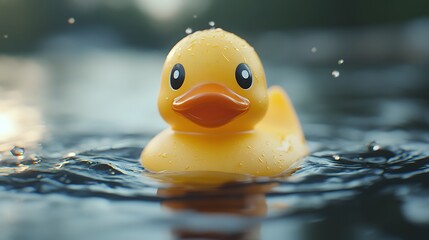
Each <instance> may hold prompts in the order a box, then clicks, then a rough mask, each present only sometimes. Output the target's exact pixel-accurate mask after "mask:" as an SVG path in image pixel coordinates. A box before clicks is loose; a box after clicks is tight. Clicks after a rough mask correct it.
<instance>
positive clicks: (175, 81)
mask: <svg viewBox="0 0 429 240" xmlns="http://www.w3.org/2000/svg"><path fill="white" fill-rule="evenodd" d="M183 81H185V68H184V67H183V65H182V64H180V63H177V64H176V65H174V66H173V69H171V73H170V86H171V88H173V89H174V90H177V89H179V88H180V87H181V86H182V85H183Z"/></svg>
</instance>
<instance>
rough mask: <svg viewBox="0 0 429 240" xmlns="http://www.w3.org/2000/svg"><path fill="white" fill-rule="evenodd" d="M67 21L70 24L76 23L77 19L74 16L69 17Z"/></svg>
mask: <svg viewBox="0 0 429 240" xmlns="http://www.w3.org/2000/svg"><path fill="white" fill-rule="evenodd" d="M67 22H68V23H69V24H74V23H75V22H76V19H75V18H74V17H71V18H69V19H68V20H67Z"/></svg>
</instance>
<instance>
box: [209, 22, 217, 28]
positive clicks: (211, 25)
mask: <svg viewBox="0 0 429 240" xmlns="http://www.w3.org/2000/svg"><path fill="white" fill-rule="evenodd" d="M215 24H216V23H215V22H214V21H210V22H209V26H210V27H211V28H212V29H213V28H214V26H215Z"/></svg>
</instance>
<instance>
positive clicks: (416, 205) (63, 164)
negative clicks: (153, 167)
mask: <svg viewBox="0 0 429 240" xmlns="http://www.w3.org/2000/svg"><path fill="white" fill-rule="evenodd" d="M319 127H322V126H319ZM325 128H327V130H332V131H333V130H334V129H333V128H331V129H329V127H327V126H325ZM354 130H355V131H358V130H356V129H354ZM333 132H334V131H333ZM362 134H365V133H364V131H362ZM378 134H383V135H384V136H386V135H387V136H388V137H389V136H390V137H396V136H395V133H391V132H390V133H386V132H384V133H382V132H378ZM413 135H414V134H413ZM417 135H418V134H417ZM420 137H423V136H420ZM425 137H427V136H425ZM149 138H150V136H146V135H114V136H91V135H76V136H70V135H69V136H57V137H56V138H55V142H46V143H44V144H46V145H47V146H52V147H46V148H45V150H44V151H45V152H44V153H43V154H41V155H32V156H28V157H26V158H25V159H24V160H23V161H22V162H21V163H20V164H19V165H17V163H16V162H15V161H13V159H12V157H11V159H9V160H3V161H2V162H1V169H2V173H1V176H0V189H1V191H0V211H1V213H0V214H1V216H2V218H1V225H0V230H1V231H0V237H1V239H29V238H32V239H77V238H83V239H85V238H88V236H90V238H91V239H94V238H95V239H117V238H119V237H124V238H125V237H126V238H132V239H137V238H142V239H155V238H156V239H165V238H167V239H171V238H173V239H174V238H193V237H195V238H200V239H201V238H203V239H204V238H212V239H258V238H263V239H316V238H322V239H332V238H334V239H426V237H427V236H426V234H428V233H429V201H428V199H429V149H428V147H427V144H425V143H424V142H423V141H419V140H418V138H419V137H416V136H414V139H415V140H413V141H412V142H411V141H408V142H407V143H406V144H401V145H380V144H377V143H375V142H370V143H368V144H364V142H357V141H355V142H351V141H350V139H347V138H344V137H343V138H341V136H335V135H330V136H329V138H322V137H320V136H313V137H312V136H311V135H310V136H308V138H309V140H310V142H309V143H310V146H311V147H312V149H313V151H312V154H311V155H310V156H308V157H306V158H305V160H304V161H303V162H302V163H301V164H300V165H299V168H298V170H297V171H296V172H294V173H293V174H292V176H291V177H279V178H272V179H267V178H259V179H252V178H245V179H243V180H242V181H239V182H236V183H232V184H228V185H225V186H222V187H214V186H203V185H202V186H201V185H200V186H195V185H192V186H190V185H180V186H171V185H168V184H165V183H162V182H159V181H156V180H154V179H152V178H150V177H148V176H147V175H146V174H144V169H143V168H142V167H141V166H140V164H139V163H138V158H139V154H140V152H141V150H142V148H141V147H139V146H138V145H139V144H141V143H144V142H146V141H147V140H148V139H149ZM100 140H102V141H103V144H104V145H105V146H107V147H99V148H95V149H86V150H81V151H77V152H76V156H69V157H59V156H55V154H57V153H58V152H68V151H69V150H70V149H77V148H79V146H77V144H79V145H80V146H85V145H91V143H94V142H99V141H100ZM118 142H121V144H119V146H118ZM109 145H112V146H114V145H117V146H116V147H108V146H109ZM120 145H122V146H120ZM50 148H54V150H51V149H50ZM58 149H61V151H58ZM51 151H53V152H51Z"/></svg>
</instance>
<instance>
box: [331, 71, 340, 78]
mask: <svg viewBox="0 0 429 240" xmlns="http://www.w3.org/2000/svg"><path fill="white" fill-rule="evenodd" d="M331 74H332V76H333V77H334V78H337V77H339V76H340V72H339V71H338V70H334V71H332V73H331Z"/></svg>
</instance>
